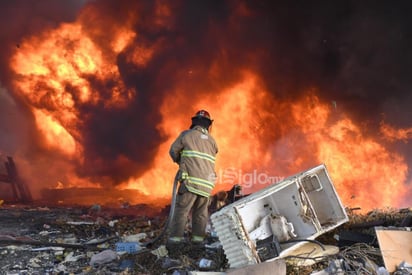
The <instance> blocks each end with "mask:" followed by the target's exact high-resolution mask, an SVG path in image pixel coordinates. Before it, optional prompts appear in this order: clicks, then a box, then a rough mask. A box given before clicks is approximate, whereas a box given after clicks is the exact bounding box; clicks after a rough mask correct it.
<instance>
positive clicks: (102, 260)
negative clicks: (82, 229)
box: [90, 249, 118, 266]
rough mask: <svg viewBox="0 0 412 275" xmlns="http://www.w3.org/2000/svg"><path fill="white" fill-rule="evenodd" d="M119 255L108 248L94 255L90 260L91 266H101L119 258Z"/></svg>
mask: <svg viewBox="0 0 412 275" xmlns="http://www.w3.org/2000/svg"><path fill="white" fill-rule="evenodd" d="M117 258H118V255H117V253H116V252H114V251H113V250H110V249H107V250H103V251H102V252H100V253H98V254H95V255H93V256H92V258H91V260H90V265H91V266H99V265H102V264H106V263H110V262H112V261H114V260H117Z"/></svg>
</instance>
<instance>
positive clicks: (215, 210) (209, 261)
mask: <svg viewBox="0 0 412 275" xmlns="http://www.w3.org/2000/svg"><path fill="white" fill-rule="evenodd" d="M8 163H9V165H11V166H10V167H11V169H8V170H7V171H8V172H9V171H11V174H12V175H13V169H14V168H12V167H13V164H14V162H13V160H12V159H8ZM14 167H15V166H14ZM14 175H16V173H15V174H14ZM0 180H1V182H0V184H1V185H6V186H7V187H9V188H12V189H13V194H15V199H18V200H20V201H14V202H10V201H3V200H2V201H1V206H0V223H1V227H0V270H1V271H0V274H10V275H11V274H62V275H63V274H175V275H179V274H235V275H236V274H314V275H323V274H410V273H411V272H412V266H411V263H412V259H411V257H412V256H411V255H410V253H409V251H410V249H411V243H412V242H411V238H412V237H411V230H410V227H411V224H412V211H411V209H409V208H405V209H390V208H387V209H377V210H374V211H370V212H369V213H365V214H363V213H362V211H361V209H357V208H345V207H343V206H342V203H341V202H340V199H339V197H338V195H337V193H336V191H335V189H334V186H333V184H332V182H331V180H330V178H329V176H328V172H327V170H326V167H325V166H324V165H319V166H317V167H315V168H312V169H310V170H307V171H304V172H302V173H300V174H297V175H294V176H291V177H289V178H287V179H285V180H284V181H282V182H280V183H278V184H276V185H273V186H268V187H267V188H264V189H263V190H260V191H258V192H256V193H253V194H248V195H244V194H243V193H242V190H241V187H240V186H239V185H235V186H233V188H232V189H231V190H227V191H224V190H223V191H220V192H218V193H216V194H215V195H214V196H213V198H212V202H211V205H210V211H211V218H210V223H209V225H208V230H207V232H208V236H207V238H206V240H205V242H204V243H202V244H192V243H190V242H187V243H185V244H184V245H182V246H180V247H176V248H175V249H170V248H169V249H167V248H166V246H165V245H164V244H165V243H166V239H165V238H166V237H167V234H164V235H163V234H162V233H163V232H164V226H165V225H166V224H167V218H168V214H169V208H170V206H168V207H165V208H163V209H159V207H156V206H153V205H149V204H138V205H130V204H128V203H122V204H119V205H100V204H99V203H98V202H96V204H93V205H90V206H80V205H70V206H68V205H53V206H51V205H48V206H44V204H43V205H39V203H38V202H36V201H33V200H31V195H30V193H29V191H28V188H27V187H26V186H25V185H24V184H22V182H19V180H18V177H17V178H16V177H14V178H13V177H10V174H9V173H7V174H2V175H0ZM22 186H23V187H22ZM24 190H26V191H24ZM0 199H1V198H0ZM187 234H188V235H189V234H190V228H189V227H188V228H187ZM159 235H161V237H160V238H159Z"/></svg>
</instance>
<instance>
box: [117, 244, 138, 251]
mask: <svg viewBox="0 0 412 275" xmlns="http://www.w3.org/2000/svg"><path fill="white" fill-rule="evenodd" d="M140 249H141V247H140V244H139V243H138V242H126V243H120V242H119V243H116V251H117V252H126V253H136V252H137V251H139V250H140Z"/></svg>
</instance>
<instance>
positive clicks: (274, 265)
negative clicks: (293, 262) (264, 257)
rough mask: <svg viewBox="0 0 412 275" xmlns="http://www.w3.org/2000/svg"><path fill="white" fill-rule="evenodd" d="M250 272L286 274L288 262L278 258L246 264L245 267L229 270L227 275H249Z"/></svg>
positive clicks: (264, 274) (270, 274)
mask: <svg viewBox="0 0 412 275" xmlns="http://www.w3.org/2000/svg"><path fill="white" fill-rule="evenodd" d="M249 274H259V275H273V274H276V275H282V274H285V275H286V263H285V261H284V260H283V259H277V260H275V261H271V262H265V263H261V264H255V265H250V266H246V267H243V268H238V269H235V270H228V271H227V275H249Z"/></svg>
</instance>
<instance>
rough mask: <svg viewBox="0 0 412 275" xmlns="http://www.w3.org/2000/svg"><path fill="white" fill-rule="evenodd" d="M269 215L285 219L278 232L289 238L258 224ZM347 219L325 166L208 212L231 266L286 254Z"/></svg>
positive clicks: (254, 262) (251, 263)
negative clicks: (286, 238) (285, 238)
mask: <svg viewBox="0 0 412 275" xmlns="http://www.w3.org/2000/svg"><path fill="white" fill-rule="evenodd" d="M268 215H273V216H282V217H284V219H285V222H283V223H282V227H283V229H284V230H282V231H285V232H284V233H285V234H282V235H286V233H287V234H288V235H289V237H291V239H290V240H288V241H287V242H282V241H279V240H277V239H279V237H280V236H275V230H273V229H274V228H272V227H271V226H268V225H266V224H265V223H264V222H263V223H262V220H263V219H265V218H266V217H267V216H268ZM348 220H349V219H348V216H347V214H346V211H345V208H344V207H343V205H342V203H341V201H340V199H339V197H338V195H337V193H336V190H335V188H334V186H333V184H332V181H331V179H330V177H329V175H328V172H327V170H326V166H325V165H319V166H317V167H314V168H312V169H309V170H307V171H304V172H302V173H300V174H297V175H294V176H292V177H289V178H287V179H285V180H283V181H282V182H280V183H277V184H273V185H270V186H268V187H266V188H264V189H262V190H260V191H258V192H256V193H254V194H251V195H249V196H247V197H244V198H242V199H240V200H238V201H236V202H234V203H232V204H230V205H228V206H226V207H224V208H222V209H220V210H219V211H217V212H215V213H213V214H212V215H211V221H212V224H213V228H214V230H215V231H216V234H217V236H218V237H219V240H220V242H221V243H222V246H223V249H224V251H225V255H226V257H227V259H228V261H229V264H230V267H232V268H235V267H244V266H246V265H253V264H257V263H260V262H264V261H266V260H273V259H276V258H278V257H285V256H287V255H289V251H291V250H292V248H293V247H298V246H301V245H302V244H303V243H306V242H304V240H314V239H315V238H316V237H318V236H319V235H321V234H323V233H325V232H328V231H330V230H332V229H334V228H336V227H338V226H340V225H341V224H343V223H345V222H347V221H348ZM271 224H273V223H271ZM291 225H293V226H291ZM259 227H260V228H259ZM256 229H259V230H260V231H259V232H256V231H255V230H256ZM286 231H288V232H286ZM252 233H253V234H252ZM270 235H273V237H271V236H270ZM251 236H256V238H257V239H253V238H252V237H251ZM267 236H269V237H267ZM262 238H266V239H262ZM302 241H303V242H302Z"/></svg>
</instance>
